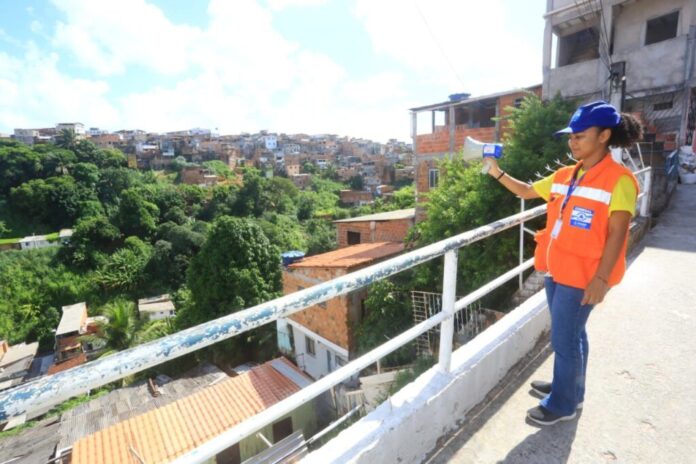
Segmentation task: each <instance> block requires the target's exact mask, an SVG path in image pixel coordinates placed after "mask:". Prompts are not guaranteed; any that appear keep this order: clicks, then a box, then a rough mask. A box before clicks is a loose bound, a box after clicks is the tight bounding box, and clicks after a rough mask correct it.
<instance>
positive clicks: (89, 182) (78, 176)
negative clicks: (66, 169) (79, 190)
mask: <svg viewBox="0 0 696 464" xmlns="http://www.w3.org/2000/svg"><path fill="white" fill-rule="evenodd" d="M70 175H71V176H72V177H73V179H75V181H76V182H77V183H78V184H80V185H81V186H83V187H85V188H88V189H91V190H93V189H95V188H96V187H97V183H98V182H99V168H98V167H97V166H96V165H94V164H92V163H76V164H74V165H73V166H71V167H70Z"/></svg>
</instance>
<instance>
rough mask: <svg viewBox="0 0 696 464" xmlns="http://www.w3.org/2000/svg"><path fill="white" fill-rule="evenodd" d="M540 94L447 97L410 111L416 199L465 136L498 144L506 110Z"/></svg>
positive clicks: (538, 88) (523, 91)
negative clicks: (424, 121)
mask: <svg viewBox="0 0 696 464" xmlns="http://www.w3.org/2000/svg"><path fill="white" fill-rule="evenodd" d="M530 93H531V94H535V95H538V96H540V95H541V85H536V86H533V87H528V88H524V89H515V90H508V91H505V92H499V93H494V94H490V95H482V96H479V97H470V96H469V94H467V93H460V94H454V95H450V99H449V101H444V102H440V103H435V104H432V105H426V106H420V107H417V108H411V110H410V111H411V130H412V132H411V135H412V138H413V147H414V153H415V182H416V200H417V201H418V202H422V201H425V197H424V196H423V194H424V193H427V192H429V191H430V189H432V188H435V187H436V186H437V183H438V181H439V176H440V168H439V166H438V163H439V161H440V160H442V159H444V158H445V157H446V156H448V155H451V154H453V153H456V152H457V151H459V150H461V148H462V147H463V145H464V141H465V140H466V138H467V137H471V138H474V139H476V140H480V141H481V142H498V141H500V140H502V138H503V136H504V135H505V133H506V132H507V131H508V129H509V127H508V123H507V121H505V119H499V118H501V117H503V118H504V116H506V115H507V114H509V110H508V108H510V107H514V106H518V105H519V104H520V102H521V101H522V99H523V98H524V97H525V95H528V94H530ZM423 113H425V114H427V113H430V118H429V124H428V126H429V127H419V125H418V120H419V117H418V116H419V115H421V114H423Z"/></svg>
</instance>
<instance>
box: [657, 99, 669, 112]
mask: <svg viewBox="0 0 696 464" xmlns="http://www.w3.org/2000/svg"><path fill="white" fill-rule="evenodd" d="M673 105H674V104H673V102H672V100H668V101H663V102H660V103H655V104H654V105H653V111H662V110H671V109H672V106H673Z"/></svg>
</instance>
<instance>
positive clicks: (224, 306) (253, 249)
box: [181, 216, 281, 326]
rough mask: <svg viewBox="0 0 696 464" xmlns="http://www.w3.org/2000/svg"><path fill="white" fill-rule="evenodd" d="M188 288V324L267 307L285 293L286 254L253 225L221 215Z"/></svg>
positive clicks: (189, 275) (193, 266) (193, 267)
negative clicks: (282, 280)
mask: <svg viewBox="0 0 696 464" xmlns="http://www.w3.org/2000/svg"><path fill="white" fill-rule="evenodd" d="M187 286H188V288H189V289H190V291H191V298H192V301H193V303H194V304H193V307H192V308H188V314H183V315H182V316H183V317H182V318H181V320H182V321H185V325H186V326H190V325H194V324H198V323H201V322H205V321H208V320H211V319H214V318H217V317H220V316H223V315H226V314H229V313H232V312H235V311H238V310H240V309H243V308H247V307H250V306H253V305H256V304H259V303H262V302H264V301H267V300H270V299H272V298H274V297H276V296H278V295H279V291H280V288H281V285H280V252H279V251H278V249H277V248H276V246H275V245H273V244H271V242H270V241H269V240H268V238H266V235H265V234H264V233H263V230H261V228H260V227H259V226H258V225H256V224H255V223H254V222H253V221H251V220H249V219H243V218H233V217H229V216H223V217H220V218H218V219H216V220H215V222H214V223H213V225H212V227H211V229H210V231H209V232H208V235H207V237H206V241H205V243H204V244H203V247H202V248H201V251H200V252H199V253H198V254H197V255H196V256H194V257H193V259H192V260H191V265H190V266H189V270H188V273H187Z"/></svg>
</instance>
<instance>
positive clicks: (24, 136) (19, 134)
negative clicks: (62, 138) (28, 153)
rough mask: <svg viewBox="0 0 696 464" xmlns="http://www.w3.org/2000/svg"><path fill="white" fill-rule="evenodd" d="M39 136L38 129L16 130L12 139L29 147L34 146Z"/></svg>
mask: <svg viewBox="0 0 696 464" xmlns="http://www.w3.org/2000/svg"><path fill="white" fill-rule="evenodd" d="M38 136H39V131H38V129H15V130H14V135H13V136H12V138H14V139H15V140H17V141H19V142H22V143H25V144H27V145H34V142H35V141H36V138H37V137H38Z"/></svg>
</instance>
